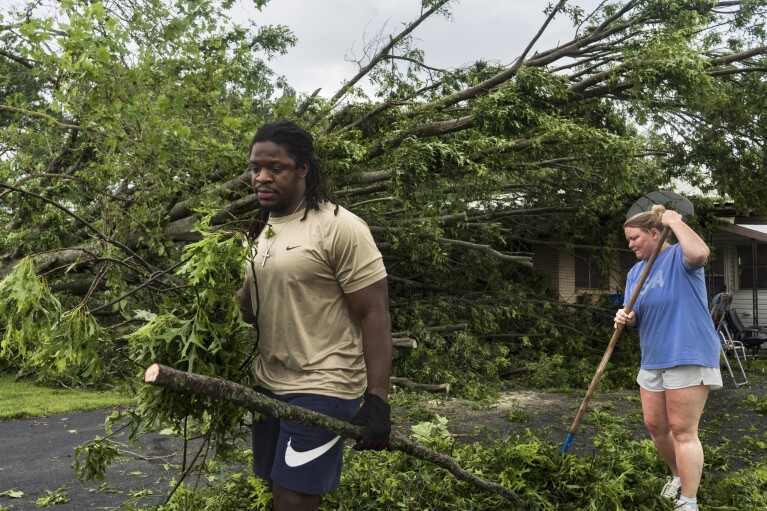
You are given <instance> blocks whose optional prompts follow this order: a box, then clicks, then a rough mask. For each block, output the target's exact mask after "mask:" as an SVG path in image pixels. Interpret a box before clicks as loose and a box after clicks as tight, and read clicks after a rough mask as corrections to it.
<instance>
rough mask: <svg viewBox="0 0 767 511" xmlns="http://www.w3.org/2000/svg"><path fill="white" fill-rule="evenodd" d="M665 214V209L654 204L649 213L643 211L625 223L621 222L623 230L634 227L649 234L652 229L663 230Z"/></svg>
mask: <svg viewBox="0 0 767 511" xmlns="http://www.w3.org/2000/svg"><path fill="white" fill-rule="evenodd" d="M665 212H666V208H665V207H663V206H661V205H660V204H656V205H654V206H653V207H652V209H651V210H650V211H643V212H641V213H637V214H636V215H634V216H632V217H631V218H629V219H628V220H626V221H625V222H623V228H624V229H625V228H626V227H636V228H638V229H642V230H643V231H646V232H650V231H651V230H652V229H657V230H659V231H660V230H663V223H661V219H662V218H663V213H665Z"/></svg>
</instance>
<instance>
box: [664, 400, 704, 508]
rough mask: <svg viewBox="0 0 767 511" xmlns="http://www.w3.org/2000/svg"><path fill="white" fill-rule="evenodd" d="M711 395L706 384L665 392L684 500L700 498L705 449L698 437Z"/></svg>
mask: <svg viewBox="0 0 767 511" xmlns="http://www.w3.org/2000/svg"><path fill="white" fill-rule="evenodd" d="M708 392H709V388H708V386H707V385H697V386H695V387H687V388H683V389H670V390H667V391H666V410H667V413H668V422H669V424H670V428H671V437H672V438H673V442H674V454H675V456H676V464H677V467H678V470H679V478H680V479H681V480H682V496H684V497H689V498H694V497H695V496H696V495H697V493H698V486H699V485H700V478H701V475H702V473H703V446H702V445H701V443H700V439H699V438H698V423H699V422H700V417H701V415H702V414H703V408H704V406H705V405H706V399H707V398H708Z"/></svg>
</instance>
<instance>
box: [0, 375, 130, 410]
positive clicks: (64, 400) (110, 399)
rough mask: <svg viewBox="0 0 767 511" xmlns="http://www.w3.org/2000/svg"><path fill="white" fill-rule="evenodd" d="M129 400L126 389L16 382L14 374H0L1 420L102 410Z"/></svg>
mask: <svg viewBox="0 0 767 511" xmlns="http://www.w3.org/2000/svg"><path fill="white" fill-rule="evenodd" d="M129 401H130V398H129V397H128V395H127V394H126V393H124V392H120V391H117V390H106V391H96V390H82V389H64V388H54V387H44V386H40V385H36V384H35V383H33V382H29V381H17V382H15V381H13V376H11V375H7V374H0V420H8V419H21V418H26V417H42V416H46V415H54V414H58V413H70V412H74V411H83V410H100V409H103V408H110V407H112V406H116V405H121V404H125V403H128V402H129Z"/></svg>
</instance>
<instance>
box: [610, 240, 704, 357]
mask: <svg viewBox="0 0 767 511" xmlns="http://www.w3.org/2000/svg"><path fill="white" fill-rule="evenodd" d="M646 265H647V261H640V262H638V263H637V264H635V265H634V267H633V268H631V271H629V273H628V276H627V278H626V294H625V295H624V296H625V297H626V298H625V303H624V306H625V305H626V304H627V303H628V300H629V297H630V296H631V293H632V291H633V290H634V287H635V286H636V284H637V281H638V280H639V277H640V276H641V275H642V272H643V271H644V268H645V266H646ZM632 310H633V311H634V312H635V313H636V317H637V321H638V326H639V344H640V347H641V350H642V363H641V368H642V369H667V368H669V367H674V366H678V365H699V366H704V367H719V337H718V334H717V333H716V330H714V322H713V320H712V319H711V316H710V315H709V312H708V306H707V299H706V283H705V281H704V271H703V268H693V267H691V266H690V265H689V264H687V261H685V260H684V254H683V253H682V247H681V246H680V245H679V244H676V245H672V246H671V247H669V248H667V249H666V250H664V251H663V252H661V253H660V254H658V257H657V259H656V260H655V264H653V267H652V269H651V270H650V274H649V275H648V276H647V280H646V281H645V283H644V286H643V287H642V290H641V291H640V292H639V297H638V298H637V300H636V302H635V303H634V307H633V309H632Z"/></svg>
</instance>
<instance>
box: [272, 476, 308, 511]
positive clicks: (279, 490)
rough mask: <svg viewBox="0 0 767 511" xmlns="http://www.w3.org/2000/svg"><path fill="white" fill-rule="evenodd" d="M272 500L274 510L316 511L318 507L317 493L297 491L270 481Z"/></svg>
mask: <svg viewBox="0 0 767 511" xmlns="http://www.w3.org/2000/svg"><path fill="white" fill-rule="evenodd" d="M272 501H273V502H274V511H317V509H319V507H320V496H319V495H307V494H305V493H297V492H294V491H291V490H288V489H287V488H283V487H282V486H280V485H279V484H277V483H272Z"/></svg>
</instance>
